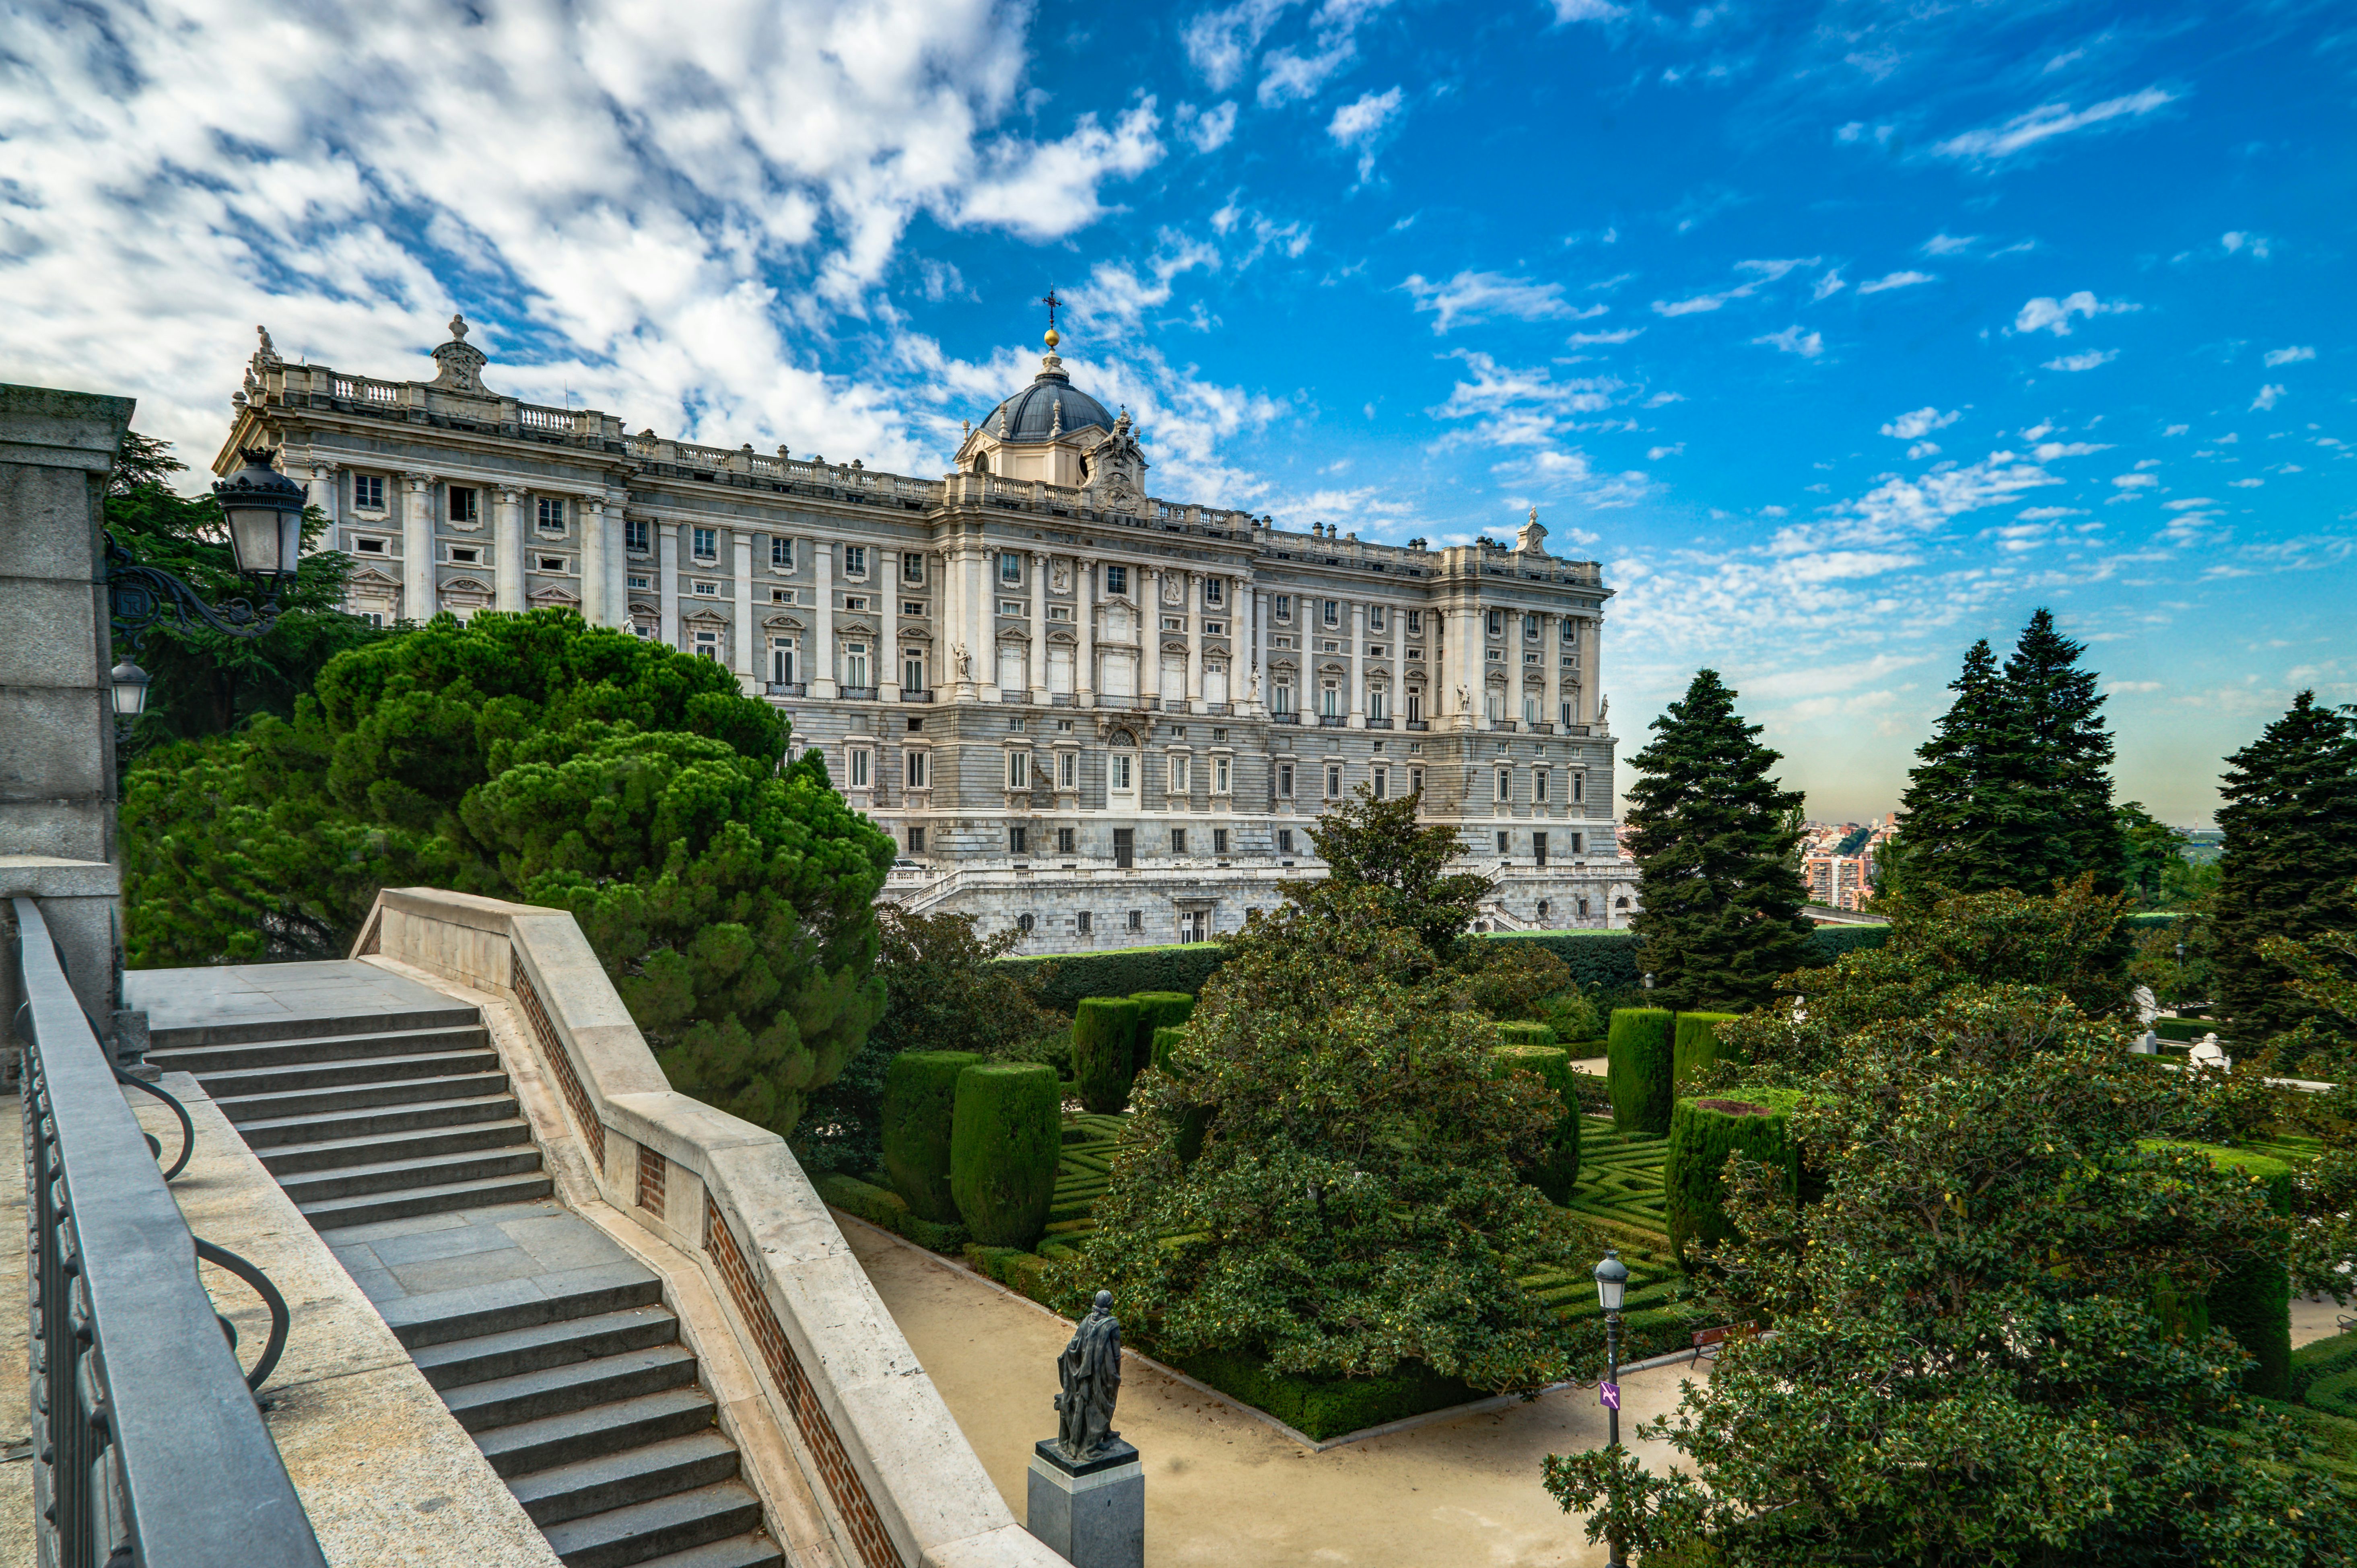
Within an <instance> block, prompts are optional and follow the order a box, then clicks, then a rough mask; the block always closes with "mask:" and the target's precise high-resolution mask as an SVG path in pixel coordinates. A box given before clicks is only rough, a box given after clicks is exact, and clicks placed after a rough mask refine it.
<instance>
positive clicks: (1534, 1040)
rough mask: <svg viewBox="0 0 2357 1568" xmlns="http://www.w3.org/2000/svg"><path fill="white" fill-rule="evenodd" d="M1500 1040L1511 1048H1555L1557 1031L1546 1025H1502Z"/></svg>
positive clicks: (1499, 1034)
mask: <svg viewBox="0 0 2357 1568" xmlns="http://www.w3.org/2000/svg"><path fill="white" fill-rule="evenodd" d="M1498 1038H1499V1039H1501V1040H1502V1041H1504V1042H1505V1043H1506V1044H1507V1045H1510V1046H1553V1045H1554V1044H1555V1031H1554V1030H1553V1029H1552V1028H1550V1027H1548V1026H1546V1025H1544V1024H1501V1025H1499V1026H1498ZM1567 1055H1568V1053H1566V1056H1567Z"/></svg>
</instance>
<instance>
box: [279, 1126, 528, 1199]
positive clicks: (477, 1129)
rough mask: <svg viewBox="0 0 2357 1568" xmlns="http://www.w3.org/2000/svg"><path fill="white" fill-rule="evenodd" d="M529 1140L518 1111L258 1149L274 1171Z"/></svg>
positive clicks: (284, 1175) (284, 1174)
mask: <svg viewBox="0 0 2357 1568" xmlns="http://www.w3.org/2000/svg"><path fill="white" fill-rule="evenodd" d="M531 1142H532V1123H531V1122H526V1121H525V1120H524V1119H523V1118H522V1117H521V1116H510V1117H506V1118H504V1119H502V1120H500V1121H497V1122H460V1123H459V1124H458V1125H457V1126H455V1127H415V1128H411V1129H408V1130H406V1131H404V1132H387V1133H377V1134H376V1135H375V1136H373V1137H366V1138H323V1139H320V1140H318V1141H317V1142H314V1143H306V1144H291V1143H290V1144H274V1145H271V1146H269V1147H267V1148H264V1149H262V1150H257V1151H256V1153H257V1154H259V1155H260V1156H261V1159H262V1168H263V1169H264V1170H266V1171H268V1172H269V1173H270V1174H271V1175H272V1176H276V1177H278V1179H279V1180H280V1182H281V1183H284V1182H285V1181H286V1180H287V1179H288V1178H289V1177H292V1176H303V1175H305V1174H307V1173H308V1172H312V1171H327V1170H336V1169H339V1168H343V1167H346V1166H350V1165H380V1164H382V1163H383V1162H385V1161H387V1160H408V1159H424V1158H425V1157H427V1156H428V1155H458V1154H466V1153H469V1152H471V1151H475V1150H480V1149H507V1148H514V1147H517V1146H518V1145H521V1144H530V1143H531Z"/></svg>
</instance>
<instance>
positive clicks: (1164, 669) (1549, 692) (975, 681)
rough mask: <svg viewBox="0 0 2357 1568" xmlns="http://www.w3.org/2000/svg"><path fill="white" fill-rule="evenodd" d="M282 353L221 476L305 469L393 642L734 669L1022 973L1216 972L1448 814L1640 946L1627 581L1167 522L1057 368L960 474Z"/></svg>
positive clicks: (1569, 912)
mask: <svg viewBox="0 0 2357 1568" xmlns="http://www.w3.org/2000/svg"><path fill="white" fill-rule="evenodd" d="M451 329H452V337H451V339H450V341H448V342H447V343H445V344H443V345H442V346H441V347H440V348H439V349H436V350H435V351H434V360H435V362H436V370H437V373H436V376H435V379H434V380H433V381H382V380H376V379H372V378H370V377H365V376H361V375H356V374H353V373H350V372H348V371H337V370H332V369H330V368H328V367H327V366H324V365H313V364H292V363H289V362H287V361H286V360H283V359H281V358H280V357H279V355H278V354H277V353H276V351H275V350H274V349H273V347H272V346H271V342H270V338H269V335H268V334H267V333H266V332H265V333H264V334H263V335H262V343H261V348H260V349H259V350H258V351H257V352H256V353H255V354H254V356H253V360H252V361H251V363H250V365H249V367H248V369H247V371H246V375H245V381H244V385H243V387H242V390H241V391H239V392H237V393H236V394H235V396H234V398H233V399H232V402H233V403H234V406H235V419H234V422H233V427H232V429H231V432H230V435H229V439H228V440H227V441H226V442H225V443H224V445H223V446H222V448H221V455H220V456H219V457H218V458H217V459H216V461H215V465H214V466H215V467H216V469H217V470H218V471H219V472H221V473H222V474H227V473H229V472H231V471H233V470H234V469H235V468H236V467H238V466H239V463H240V459H239V456H238V454H239V452H240V451H241V450H242V448H244V447H246V446H272V447H275V448H276V449H277V450H278V452H279V456H280V463H281V466H282V467H284V469H285V472H286V473H287V474H288V475H289V476H290V477H293V478H296V479H298V480H300V481H302V482H304V483H305V484H307V487H308V488H309V490H310V493H311V499H312V501H313V503H314V504H316V505H317V507H318V508H319V509H320V510H322V511H324V512H325V513H326V514H327V515H328V517H329V518H330V519H331V520H332V521H333V523H334V528H333V530H332V536H331V537H332V547H333V548H336V549H339V550H341V551H343V552H345V553H349V554H350V555H351V556H352V557H353V559H354V562H355V563H356V565H355V570H354V572H353V575H352V578H351V586H350V599H349V607H350V609H352V610H353V611H354V612H356V613H359V614H362V615H366V616H369V617H371V618H373V619H376V620H378V621H380V622H381V623H389V622H391V621H393V620H396V619H404V618H405V619H413V620H422V619H425V618H428V617H430V616H432V615H435V614H436V613H438V612H442V611H448V612H450V613H452V614H454V615H456V616H458V617H460V618H465V617H467V616H469V615H471V614H473V613H474V612H475V611H477V610H480V609H497V610H510V611H514V610H522V609H527V608H533V607H562V608H565V609H570V610H574V611H576V612H577V613H579V614H580V615H582V616H584V617H585V618H587V619H589V620H590V621H592V622H594V623H596V624H598V625H601V626H611V627H616V628H627V629H629V630H630V631H632V632H634V633H636V634H637V635H638V636H640V637H645V638H652V639H661V640H662V641H663V642H666V643H668V644H670V645H671V646H672V647H674V648H677V649H680V650H683V651H685V652H689V653H693V654H696V655H699V656H701V657H704V658H707V659H712V660H718V661H720V662H722V663H725V664H726V665H727V666H728V668H729V669H730V670H731V671H734V672H735V673H736V676H737V680H738V681H739V682H741V683H742V684H743V686H744V689H745V690H746V691H747V692H748V693H753V694H757V695H762V696H766V697H767V699H768V700H769V701H770V703H774V704H776V705H777V706H778V707H779V708H780V709H781V710H783V711H784V713H785V714H787V715H788V717H789V718H790V719H791V724H792V728H793V733H794V735H795V736H796V737H797V744H799V745H802V746H817V747H819V748H820V749H821V750H822V751H823V753H824V755H825V757H826V760H827V766H828V769H829V771H830V774H831V776H832V777H833V778H834V780H835V782H836V783H837V784H838V785H839V786H840V787H841V788H842V789H843V790H844V792H845V795H846V796H847V797H848V798H849V799H850V800H851V801H852V802H853V803H854V804H855V805H856V806H857V807H858V809H859V810H861V811H865V812H866V813H867V814H868V815H869V816H871V817H872V818H874V819H875V821H876V822H877V823H878V824H879V825H880V826H882V827H883V828H884V829H885V830H886V831H888V832H890V833H891V835H892V837H893V839H894V841H895V842H896V843H898V844H899V846H900V857H899V862H898V863H897V865H895V867H894V870H893V872H892V874H891V876H890V880H889V883H888V886H887V889H886V894H885V896H886V897H890V898H893V899H896V900H898V901H899V902H901V903H903V904H905V905H907V906H909V907H910V908H929V909H952V910H963V911H970V912H972V913H974V914H976V915H979V916H981V917H983V919H984V924H985V929H992V930H996V929H1005V928H1007V927H1010V926H1011V927H1013V928H1015V929H1017V930H1018V931H1019V932H1021V933H1022V936H1023V944H1024V945H1023V950H1026V951H1035V952H1054V951H1074V950H1088V949H1092V948H1108V947H1122V946H1130V945H1136V944H1142V943H1147V942H1167V941H1172V940H1203V939H1208V938H1211V937H1214V936H1217V935H1218V934H1220V933H1222V932H1226V931H1231V930H1233V929H1236V928H1237V927H1239V926H1240V925H1242V924H1243V919H1244V918H1245V914H1246V912H1247V911H1248V910H1250V909H1252V908H1265V907H1269V906H1273V905H1274V904H1275V903H1276V902H1277V901H1278V899H1279V897H1280V888H1281V886H1282V885H1283V883H1284V882H1285V881H1286V879H1287V878H1291V877H1297V876H1315V875H1320V874H1321V867H1320V865H1319V863H1318V860H1317V859H1316V857H1315V855H1314V854H1313V852H1312V849H1311V845H1310V843H1309V839H1308V833H1307V832H1305V829H1306V828H1307V826H1308V824H1310V823H1311V822H1314V821H1315V820H1316V818H1317V816H1318V813H1319V812H1320V811H1322V810H1324V809H1325V808H1326V806H1327V805H1328V804H1329V802H1333V801H1338V800H1342V799H1344V798H1345V797H1346V796H1348V795H1349V794H1350V793H1351V792H1352V791H1354V790H1356V789H1360V788H1361V787H1363V788H1365V789H1368V790H1369V791H1370V792H1371V793H1372V794H1373V795H1375V796H1378V797H1384V798H1388V797H1394V796H1398V795H1403V794H1417V795H1420V796H1421V798H1422V811H1423V814H1424V817H1425V818H1426V821H1429V822H1442V823H1446V824H1448V826H1449V827H1451V828H1452V829H1454V830H1455V831H1456V832H1457V833H1458V839H1459V841H1460V843H1462V844H1463V846H1464V854H1465V857H1466V860H1467V862H1468V863H1469V865H1470V866H1471V867H1472V868H1475V869H1479V870H1480V871H1481V872H1483V873H1484V874H1485V875H1491V876H1493V877H1495V878H1496V879H1497V883H1498V887H1497V891H1496V894H1495V895H1494V896H1493V897H1492V898H1491V901H1490V903H1489V905H1488V906H1487V907H1486V908H1485V910H1484V916H1485V919H1484V922H1483V923H1484V924H1486V925H1488V926H1490V927H1491V928H1492V929H1564V928H1570V927H1603V926H1607V925H1612V926H1619V925H1622V924H1625V923H1626V921H1627V918H1628V916H1629V914H1630V913H1631V909H1632V908H1633V907H1634V904H1635V895H1636V889H1635V883H1634V873H1633V868H1632V867H1631V866H1630V865H1628V864H1627V863H1625V862H1623V861H1621V860H1620V857H1619V850H1618V845H1617V843H1616V840H1615V835H1614V832H1613V824H1612V821H1611V805H1612V764H1613V739H1612V736H1611V734H1610V731H1609V728H1608V726H1607V724H1606V716H1605V711H1604V710H1605V704H1604V703H1603V700H1602V688H1601V685H1600V664H1601V657H1602V633H1603V623H1604V604H1605V600H1606V599H1607V598H1609V596H1610V594H1611V590H1610V589H1609V588H1607V587H1606V586H1605V585H1604V584H1603V580H1602V577H1601V575H1600V573H1599V571H1598V566H1597V564H1596V563H1595V562H1592V561H1569V560H1563V559H1559V558H1557V557H1555V556H1554V555H1551V554H1549V553H1548V552H1547V549H1546V531H1545V529H1544V527H1542V526H1541V525H1540V524H1539V522H1538V520H1537V516H1536V514H1535V512H1534V514H1533V515H1532V518H1531V520H1530V521H1529V523H1528V524H1527V525H1526V526H1524V527H1523V530H1522V531H1521V532H1520V534H1519V535H1518V536H1517V538H1516V541H1515V543H1514V547H1513V548H1512V549H1511V550H1510V549H1506V548H1504V547H1502V546H1500V545H1494V544H1488V543H1483V544H1477V545H1467V546H1460V547H1455V548H1449V549H1443V550H1438V551H1433V550H1427V549H1426V548H1425V546H1424V543H1423V542H1422V541H1410V542H1408V543H1407V544H1406V545H1405V546H1401V545H1387V544H1377V543H1373V542H1366V541H1361V539H1359V537H1358V536H1357V535H1356V534H1346V535H1341V536H1340V537H1338V536H1337V534H1336V532H1335V530H1334V529H1333V528H1332V527H1331V526H1330V525H1319V526H1313V527H1312V528H1311V529H1310V530H1309V531H1308V532H1288V531H1286V530H1285V529H1281V528H1277V527H1275V526H1274V525H1273V523H1272V521H1271V520H1270V519H1268V518H1266V517H1255V516H1253V515H1251V514H1248V513H1245V512H1242V511H1236V510H1228V509H1225V508H1220V507H1211V506H1202V505H1197V504H1193V503H1190V502H1185V501H1179V500H1172V499H1163V498H1158V497H1156V496H1153V495H1150V494H1149V493H1148V491H1147V480H1146V467H1147V464H1146V457H1145V456H1144V453H1143V452H1142V450H1141V449H1140V446H1139V443H1138V438H1137V431H1136V429H1135V425H1134V424H1133V422H1132V421H1131V419H1130V416H1129V414H1128V413H1126V411H1124V412H1122V413H1108V412H1107V410H1106V409H1105V408H1104V406H1103V404H1102V403H1098V402H1097V401H1096V400H1095V399H1094V398H1092V397H1091V396H1089V395H1088V393H1087V392H1083V391H1082V390H1081V389H1079V388H1077V387H1075V386H1074V385H1073V384H1072V382H1071V377H1070V375H1069V374H1068V373H1067V372H1066V371H1065V370H1064V368H1063V364H1062V361H1061V360H1060V359H1059V358H1058V356H1057V355H1056V353H1055V349H1056V347H1057V338H1056V334H1055V333H1054V332H1053V331H1052V329H1051V330H1050V332H1049V338H1048V349H1049V352H1048V354H1047V355H1046V357H1045V358H1044V359H1043V360H1042V361H1041V364H1040V368H1039V375H1038V376H1037V377H1036V378H1035V379H1034V380H1033V381H1032V382H1031V384H1030V385H1029V386H1028V387H1025V388H1022V389H1021V390H1019V391H1017V392H1016V393H1015V394H1014V395H1013V396H1011V397H1009V398H1007V399H1006V401H1005V402H1004V403H1000V404H999V405H998V406H997V407H996V409H994V410H992V411H991V412H990V413H988V414H987V415H986V416H985V417H984V418H983V419H982V420H981V421H980V423H978V424H971V425H969V426H968V428H967V433H966V435H965V438H964V440H963V443H962V444H961V445H960V446H959V447H958V450H957V455H956V459H955V467H953V468H952V470H951V471H950V472H948V473H947V474H945V475H943V476H942V477H941V478H932V479H924V478H908V477H904V476H900V475H895V474H886V473H879V472H877V471H876V470H873V469H870V468H867V467H864V466H863V465H862V464H861V463H860V461H859V460H857V459H856V458H855V459H853V460H851V461H849V462H833V461H830V460H828V459H827V458H825V457H823V456H808V457H797V456H791V454H789V453H788V452H787V450H786V449H785V448H784V447H782V446H780V447H778V448H777V449H776V451H775V453H774V455H772V454H770V453H761V452H756V451H755V450H754V449H753V448H752V446H749V445H748V446H739V447H737V448H734V449H730V448H727V447H723V446H698V445H694V444H691V443H688V442H684V441H674V440H670V439H666V438H663V437H661V436H658V435H655V434H654V432H652V431H651V430H648V431H641V432H640V433H638V434H636V435H632V434H630V432H628V431H627V430H625V429H624V428H623V427H622V425H621V423H620V421H619V420H618V419H616V418H615V417H614V416H613V415H610V414H606V413H597V412H595V411H589V410H579V409H558V408H547V407H543V406H539V405H536V404H533V403H522V402H519V401H518V400H516V399H514V398H511V397H505V396H502V395H500V393H499V392H497V391H495V390H492V389H491V388H490V387H488V386H486V384H485V382H484V380H483V371H484V370H485V368H486V363H487V361H486V358H485V356H484V354H483V352H482V351H481V350H480V349H478V348H477V347H475V346H474V345H473V344H471V343H469V342H468V341H467V328H466V324H465V322H464V321H463V320H457V319H454V320H453V321H452V323H451Z"/></svg>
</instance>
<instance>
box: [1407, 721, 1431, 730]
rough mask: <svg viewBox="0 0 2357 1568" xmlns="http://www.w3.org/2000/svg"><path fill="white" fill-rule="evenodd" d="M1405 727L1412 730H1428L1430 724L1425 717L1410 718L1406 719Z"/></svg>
mask: <svg viewBox="0 0 2357 1568" xmlns="http://www.w3.org/2000/svg"><path fill="white" fill-rule="evenodd" d="M1407 727H1408V728H1410V729H1413V730H1429V729H1430V728H1431V727H1432V725H1431V723H1430V721H1428V720H1426V719H1410V720H1408V721H1407Z"/></svg>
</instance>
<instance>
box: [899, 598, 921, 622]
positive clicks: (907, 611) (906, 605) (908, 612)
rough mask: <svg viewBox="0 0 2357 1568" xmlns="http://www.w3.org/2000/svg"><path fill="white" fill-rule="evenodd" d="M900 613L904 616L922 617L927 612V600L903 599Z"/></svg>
mask: <svg viewBox="0 0 2357 1568" xmlns="http://www.w3.org/2000/svg"><path fill="white" fill-rule="evenodd" d="M900 613H901V614H902V615H904V616H915V617H917V618H919V619H922V618H924V614H925V601H924V600H922V599H902V600H901V601H900Z"/></svg>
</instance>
